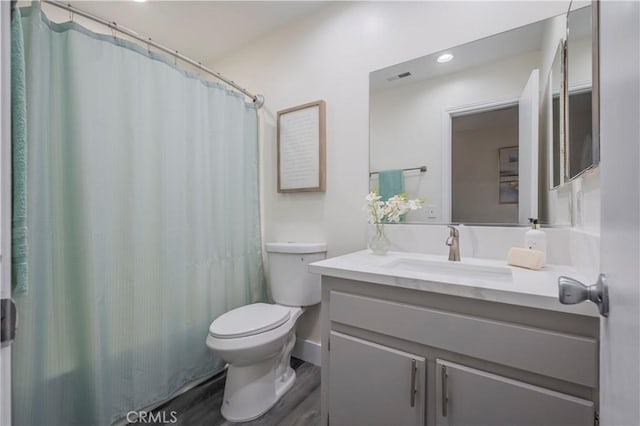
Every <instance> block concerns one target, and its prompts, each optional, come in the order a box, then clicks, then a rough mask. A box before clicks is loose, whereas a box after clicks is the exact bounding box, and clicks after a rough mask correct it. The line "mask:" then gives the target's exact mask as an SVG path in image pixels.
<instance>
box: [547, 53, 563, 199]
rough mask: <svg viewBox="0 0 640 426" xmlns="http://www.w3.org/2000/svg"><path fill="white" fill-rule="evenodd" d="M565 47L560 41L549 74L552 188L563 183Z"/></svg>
mask: <svg viewBox="0 0 640 426" xmlns="http://www.w3.org/2000/svg"><path fill="white" fill-rule="evenodd" d="M563 49H564V43H562V42H560V43H559V44H558V48H557V49H556V54H555V56H554V58H553V64H552V65H551V72H550V74H549V86H550V88H551V96H552V101H551V111H552V126H551V132H552V136H551V144H552V145H551V171H552V175H551V188H556V187H558V186H559V185H561V184H562V180H561V179H562V176H564V174H563V173H562V168H563V167H562V166H563V164H562V144H563V132H562V127H561V125H560V118H561V117H562V113H561V111H560V93H561V90H562V74H561V69H562V68H561V65H562V51H563Z"/></svg>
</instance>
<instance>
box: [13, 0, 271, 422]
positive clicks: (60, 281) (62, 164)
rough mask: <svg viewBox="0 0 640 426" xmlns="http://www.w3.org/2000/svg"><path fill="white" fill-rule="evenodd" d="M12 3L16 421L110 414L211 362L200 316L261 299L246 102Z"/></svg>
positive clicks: (253, 126) (251, 111)
mask: <svg viewBox="0 0 640 426" xmlns="http://www.w3.org/2000/svg"><path fill="white" fill-rule="evenodd" d="M21 12H22V17H21V18H20V15H19V14H18V13H16V14H15V16H14V22H13V25H16V26H17V28H18V29H19V26H20V25H21V26H22V35H23V37H24V49H23V50H24V64H25V68H24V69H25V74H24V87H25V88H26V91H25V99H24V101H25V103H26V126H25V130H26V156H27V157H26V170H25V171H26V188H25V191H24V193H23V194H22V195H23V196H25V197H26V203H27V204H26V205H27V208H26V232H25V241H23V243H25V245H26V247H28V256H27V260H26V262H27V265H26V266H27V273H26V274H24V277H26V278H25V279H26V282H25V283H22V284H23V285H22V287H21V288H22V292H23V294H18V295H17V296H16V298H17V302H18V305H19V309H20V325H19V335H18V337H17V339H16V341H15V343H14V346H13V366H14V370H13V401H14V402H13V409H14V412H13V414H14V418H13V424H15V425H30V426H31V425H107V424H110V423H111V422H112V421H113V420H115V419H117V418H119V417H122V416H124V415H126V413H127V412H129V411H130V410H134V409H139V408H141V407H144V406H147V405H148V404H151V403H155V402H157V401H161V400H163V399H166V398H167V397H169V396H170V395H171V394H172V393H173V392H175V391H176V390H177V389H179V388H180V387H181V386H183V385H184V384H185V383H186V382H188V381H189V380H192V379H196V378H200V377H204V376H207V375H209V374H212V373H215V372H216V371H219V370H220V369H221V367H222V366H223V363H222V362H221V360H220V359H219V358H217V357H216V356H215V355H214V354H213V353H212V352H211V351H210V350H208V348H207V347H206V345H205V338H206V336H207V332H208V327H209V324H210V323H211V321H212V320H213V319H215V318H216V317H217V316H219V315H220V314H222V313H224V312H225V311H227V310H229V309H231V308H234V307H237V306H240V305H244V304H247V303H251V302H255V301H259V300H263V299H264V297H265V289H264V278H263V275H264V274H263V269H262V243H261V237H260V223H259V199H258V141H257V112H256V110H255V108H254V107H253V106H252V105H250V104H248V103H246V102H245V100H244V98H243V97H242V96H241V95H239V94H237V93H234V92H231V91H229V90H226V89H224V88H223V87H221V86H220V85H218V84H215V83H211V82H207V81H205V80H203V79H200V78H198V77H197V76H196V75H192V74H190V73H187V72H185V71H181V70H179V69H178V68H177V67H176V66H174V64H173V60H172V59H163V58H164V57H163V56H161V55H158V54H156V53H153V52H149V51H148V50H147V49H146V48H144V47H140V46H137V45H134V44H133V43H130V42H127V41H123V40H120V39H116V38H115V37H113V36H112V35H97V34H95V33H92V32H90V31H88V30H86V29H84V28H83V27H81V26H79V25H77V24H75V23H73V22H67V23H63V24H56V23H52V22H50V21H49V20H48V19H47V18H46V16H44V14H42V13H41V11H40V8H39V5H38V4H37V3H35V2H34V6H32V7H31V8H25V9H22V10H21ZM14 43H20V40H17V38H16V37H14ZM14 47H17V48H20V46H14ZM18 68H19V67H18ZM14 69H15V68H14ZM17 77H19V76H17ZM14 141H15V140H14ZM14 143H15V142H14ZM16 173H20V170H19V168H16ZM16 195H18V196H20V195H21V194H16ZM18 237H19V235H18ZM14 243H16V242H15V241H14ZM18 243H19V242H18ZM178 415H179V413H178Z"/></svg>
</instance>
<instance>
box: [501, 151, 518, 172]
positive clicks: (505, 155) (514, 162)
mask: <svg viewBox="0 0 640 426" xmlns="http://www.w3.org/2000/svg"><path fill="white" fill-rule="evenodd" d="M518 165H519V163H518V147H517V146H508V147H504V148H499V149H498V170H499V171H500V177H503V176H518Z"/></svg>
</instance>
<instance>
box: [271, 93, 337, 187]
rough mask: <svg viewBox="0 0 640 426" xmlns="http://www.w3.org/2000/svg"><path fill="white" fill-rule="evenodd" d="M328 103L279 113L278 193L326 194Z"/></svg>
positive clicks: (288, 109) (312, 103) (302, 106)
mask: <svg viewBox="0 0 640 426" xmlns="http://www.w3.org/2000/svg"><path fill="white" fill-rule="evenodd" d="M325 120H326V119H325V102H324V101H316V102H310V103H307V104H304V105H299V106H296V107H293V108H287V109H285V110H282V111H278V121H277V123H278V192H324V191H325V174H326V173H325V156H326V154H325V152H326V148H325V139H326V121H325Z"/></svg>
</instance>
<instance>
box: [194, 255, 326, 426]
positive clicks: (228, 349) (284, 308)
mask: <svg viewBox="0 0 640 426" xmlns="http://www.w3.org/2000/svg"><path fill="white" fill-rule="evenodd" d="M266 248H267V253H268V262H269V278H270V289H271V294H272V297H273V299H274V301H275V302H276V303H274V304H268V303H253V304H251V305H246V306H242V307H239V308H236V309H233V310H231V311H229V312H227V313H225V314H223V315H221V316H219V317H218V318H216V319H215V320H214V321H213V322H212V323H211V326H210V327H209V334H208V336H207V339H206V343H207V346H208V347H209V348H211V349H212V350H213V351H214V352H215V353H217V354H218V356H220V357H221V358H222V359H223V360H224V361H226V362H227V363H228V368H227V380H226V384H225V389H224V397H223V400H222V407H221V413H222V415H223V416H224V418H225V419H227V420H229V421H232V422H242V421H249V420H253V419H256V418H258V417H260V416H261V415H263V414H264V413H265V412H267V411H268V410H269V409H270V408H271V407H273V406H274V405H275V404H276V403H277V402H278V400H279V399H280V398H281V397H282V395H284V394H285V393H286V392H287V391H288V390H289V389H290V388H291V386H293V383H294V381H295V377H296V375H295V371H294V370H293V369H292V368H291V367H290V366H289V362H290V358H291V351H292V350H293V346H294V344H295V341H296V336H295V330H296V327H295V326H296V321H297V320H298V318H299V317H300V315H302V313H303V312H304V311H305V309H306V306H310V305H314V304H317V303H320V278H319V277H318V276H315V275H312V274H310V273H309V271H308V269H307V265H308V264H309V263H311V262H315V261H317V260H321V259H324V258H325V252H326V245H325V244H323V243H306V244H301V243H298V244H296V243H267V244H266Z"/></svg>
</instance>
